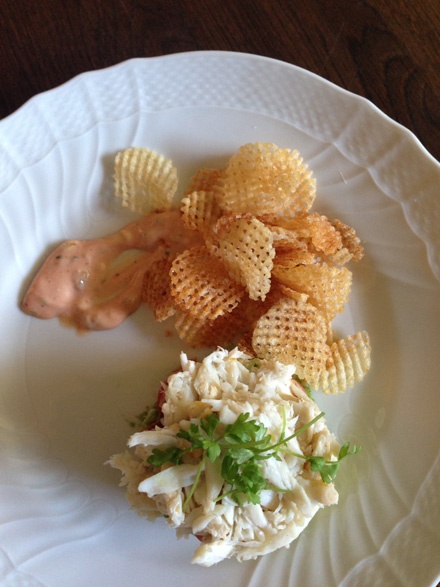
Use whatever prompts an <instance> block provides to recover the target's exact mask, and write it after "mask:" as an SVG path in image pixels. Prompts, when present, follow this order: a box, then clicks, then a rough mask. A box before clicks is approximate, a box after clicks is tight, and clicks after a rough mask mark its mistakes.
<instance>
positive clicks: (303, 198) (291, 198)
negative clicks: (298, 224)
mask: <svg viewBox="0 0 440 587" xmlns="http://www.w3.org/2000/svg"><path fill="white" fill-rule="evenodd" d="M216 195H217V200H218V203H219V205H220V206H221V207H222V208H223V209H224V210H226V211H229V212H233V213H235V214H237V213H238V214H240V213H241V214H246V213H250V214H253V215H254V216H263V215H265V214H272V215H274V216H277V217H278V216H282V215H292V214H294V213H295V212H297V211H299V210H308V209H309V208H310V207H311V206H312V204H313V201H314V199H315V195H316V182H315V180H314V179H313V178H312V174H311V172H310V171H308V169H307V166H306V165H305V164H304V163H303V160H302V158H301V157H300V155H299V153H298V151H291V150H290V149H280V148H279V147H277V146H276V145H273V144H272V143H252V144H247V145H244V146H243V147H241V148H240V149H239V150H238V151H237V152H236V153H235V154H234V155H233V156H232V157H231V158H230V159H229V161H228V163H227V165H226V167H225V168H224V170H223V174H222V175H221V176H220V177H219V180H218V185H217V187H216Z"/></svg>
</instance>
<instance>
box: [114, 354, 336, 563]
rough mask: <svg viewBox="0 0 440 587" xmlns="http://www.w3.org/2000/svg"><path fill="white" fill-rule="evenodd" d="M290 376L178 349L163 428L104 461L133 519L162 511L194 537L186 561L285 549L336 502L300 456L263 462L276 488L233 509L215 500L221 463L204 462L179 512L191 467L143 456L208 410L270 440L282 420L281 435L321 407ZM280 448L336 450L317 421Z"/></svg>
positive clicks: (245, 360) (271, 367) (267, 364)
mask: <svg viewBox="0 0 440 587" xmlns="http://www.w3.org/2000/svg"><path fill="white" fill-rule="evenodd" d="M294 373H295V367H294V366H292V365H283V364H281V363H278V362H276V361H260V360H255V359H253V358H251V357H249V356H248V355H246V354H244V353H242V352H240V351H239V350H238V349H234V350H233V351H231V352H228V351H226V350H224V349H220V348H219V349H217V350H216V351H215V352H213V353H211V354H210V355H209V356H207V357H206V358H205V359H204V360H203V361H202V362H196V361H191V360H189V359H188V357H187V356H186V355H185V354H184V353H182V354H181V371H179V372H177V373H175V374H173V375H171V376H170V377H169V379H168V386H167V388H166V391H165V400H166V401H165V403H164V404H163V406H162V411H163V424H164V427H163V428H159V427H156V429H155V430H151V431H145V432H138V433H136V434H134V435H133V436H132V437H131V438H130V439H129V441H128V446H129V448H130V450H127V451H126V452H125V453H123V454H119V455H115V456H113V457H112V458H111V459H110V461H109V462H110V464H111V465H112V466H113V467H115V468H117V469H119V470H120V471H122V473H123V476H122V480H121V485H124V486H126V488H127V498H128V500H129V502H130V503H131V505H132V506H133V507H134V508H135V509H136V511H137V512H138V513H139V514H140V515H145V516H147V517H154V516H157V515H163V516H165V517H166V520H167V523H168V524H169V525H170V526H172V527H174V528H176V529H177V531H178V535H188V534H194V535H196V536H197V537H198V538H199V540H200V544H199V546H198V548H196V551H195V553H194V557H193V559H192V562H193V563H197V564H200V565H204V566H211V565H213V564H216V563H218V562H220V561H221V560H223V559H225V558H229V557H232V556H235V557H236V558H237V559H238V560H240V561H242V560H248V559H253V558H256V557H258V556H261V555H264V554H267V553H269V552H272V551H274V550H276V549H278V548H281V547H288V546H289V545H290V544H291V542H292V541H293V540H295V539H296V538H297V537H298V535H299V534H300V533H301V532H302V531H303V530H304V529H305V528H306V526H307V525H308V523H309V522H310V520H311V519H312V518H313V516H314V515H315V514H316V513H317V511H318V510H319V509H320V508H322V507H324V506H328V505H332V504H336V503H337V501H338V493H337V491H336V489H335V487H334V485H333V483H329V484H326V483H324V482H323V481H322V480H321V477H320V475H319V473H317V472H313V471H311V470H310V467H309V466H308V465H307V461H305V460H304V459H301V458H298V457H296V456H292V455H289V454H285V453H284V452H280V457H281V458H280V460H277V459H274V458H270V459H267V460H263V461H262V465H263V474H264V477H265V479H266V480H267V482H268V484H269V485H270V486H271V487H276V488H277V489H282V490H283V491H276V490H268V489H265V490H263V491H262V493H261V495H260V503H259V504H251V503H245V504H244V505H241V506H240V505H238V504H237V503H235V502H234V501H233V500H232V499H230V498H228V497H224V498H222V499H221V500H220V501H216V498H218V497H219V496H220V495H221V494H222V491H223V490H224V481H223V479H222V476H221V471H220V466H221V463H220V461H219V460H217V461H215V462H214V463H211V462H210V461H208V462H207V465H206V467H205V469H204V470H203V473H202V475H201V477H200V480H199V482H198V484H197V486H196V490H195V492H194V494H193V496H192V498H191V499H190V501H189V503H188V506H187V508H185V510H184V509H183V504H184V502H185V499H186V497H187V495H188V491H189V490H190V487H191V486H192V484H193V482H194V479H195V476H196V471H197V463H196V462H191V463H188V464H181V465H174V466H170V465H168V466H163V467H162V470H158V469H157V468H156V469H155V468H153V467H152V465H149V464H148V463H147V462H146V461H147V458H148V457H149V455H151V453H152V451H153V449H154V448H156V447H161V448H166V447H168V446H171V445H173V444H176V442H177V440H178V439H177V437H176V433H177V432H178V430H179V429H180V428H188V427H189V425H190V423H191V422H195V423H199V422H200V419H201V418H203V417H205V416H206V415H208V414H210V413H213V412H215V413H216V414H217V415H218V416H219V418H220V420H221V422H223V423H224V424H231V423H233V422H235V420H236V419H237V417H238V416H239V415H240V414H242V413H246V412H248V413H249V414H250V418H251V419H254V420H256V421H258V422H261V423H263V424H264V426H265V427H266V428H267V431H268V433H269V434H270V435H271V437H272V438H273V439H274V441H276V439H278V438H279V437H280V432H281V430H282V429H283V426H285V429H284V434H285V438H287V437H288V436H290V435H291V434H293V433H294V432H295V430H296V429H298V428H299V427H301V426H303V425H305V424H307V423H308V422H310V421H311V420H312V419H313V418H315V416H317V415H318V414H319V413H320V410H319V408H318V406H317V405H316V403H315V402H314V401H313V400H311V399H310V398H309V397H308V396H307V394H306V392H305V391H304V389H303V388H302V386H301V385H299V384H298V383H297V382H296V381H295V379H293V378H292V376H293V375H294ZM287 446H288V448H289V449H290V451H292V452H295V453H299V454H302V455H306V456H310V455H314V456H323V457H325V458H326V459H334V458H336V455H337V454H338V450H339V446H338V443H337V441H336V439H335V437H334V435H333V434H331V433H330V432H329V430H328V428H327V426H326V423H325V420H324V418H320V419H319V420H317V422H315V423H314V424H313V425H311V426H310V427H309V428H307V430H305V431H304V432H303V433H301V434H300V435H298V436H297V437H295V438H293V439H291V440H290V441H289V442H288V444H287ZM193 460H194V457H193Z"/></svg>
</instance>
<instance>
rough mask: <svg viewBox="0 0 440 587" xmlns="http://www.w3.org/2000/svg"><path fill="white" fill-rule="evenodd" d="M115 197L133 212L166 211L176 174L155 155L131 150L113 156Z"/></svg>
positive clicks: (142, 149)
mask: <svg viewBox="0 0 440 587" xmlns="http://www.w3.org/2000/svg"><path fill="white" fill-rule="evenodd" d="M114 183H115V195H116V196H117V197H118V198H121V200H122V205H123V206H124V207H126V208H129V209H130V210H132V211H133V212H137V213H139V214H147V213H148V212H151V211H153V210H168V209H169V208H171V206H172V203H173V197H174V194H175V193H176V190H177V184H178V180H177V171H176V168H175V167H174V166H173V164H172V162H171V161H170V160H168V159H165V157H163V155H159V154H158V153H156V151H150V150H149V149H146V148H141V147H134V148H131V149H126V150H125V151H121V152H119V153H118V154H117V155H116V159H115V171H114Z"/></svg>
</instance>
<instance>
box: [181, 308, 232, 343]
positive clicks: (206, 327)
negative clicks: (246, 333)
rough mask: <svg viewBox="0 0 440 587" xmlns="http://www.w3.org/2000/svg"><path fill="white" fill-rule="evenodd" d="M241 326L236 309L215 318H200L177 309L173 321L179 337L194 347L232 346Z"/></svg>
mask: <svg viewBox="0 0 440 587" xmlns="http://www.w3.org/2000/svg"><path fill="white" fill-rule="evenodd" d="M242 326H243V320H242V316H241V315H240V313H239V312H237V309H234V310H232V312H231V313H229V314H223V315H222V316H219V317H218V318H216V319H215V320H209V319H206V320H201V319H200V318H198V317H197V316H194V315H192V314H188V313H186V312H180V311H178V313H177V318H176V323H175V328H176V331H177V334H178V335H179V337H180V338H181V339H182V340H183V341H185V342H186V343H187V344H188V345H189V346H191V347H194V348H197V347H217V346H222V347H228V346H233V345H235V344H236V341H237V340H238V336H239V333H240V331H241V328H242Z"/></svg>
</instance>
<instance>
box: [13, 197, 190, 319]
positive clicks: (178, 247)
mask: <svg viewBox="0 0 440 587" xmlns="http://www.w3.org/2000/svg"><path fill="white" fill-rule="evenodd" d="M198 244H201V237H200V236H199V233H197V232H195V231H190V230H187V229H186V228H185V227H184V225H183V222H182V219H181V214H180V211H179V210H174V209H173V210H169V211H166V212H153V213H150V214H148V215H146V216H143V217H142V218H139V219H138V220H135V221H133V222H131V223H130V224H127V225H126V226H125V227H124V228H122V229H121V230H119V231H118V232H115V233H113V234H111V235H109V236H106V237H103V238H98V239H93V240H92V239H90V240H68V241H65V242H64V243H62V244H61V245H60V246H59V247H58V248H57V249H55V251H53V252H52V253H51V254H50V255H49V257H48V258H47V259H46V261H45V262H44V263H43V265H42V266H41V268H40V270H39V271H38V273H37V275H36V276H35V278H34V280H33V281H32V283H31V285H30V287H29V289H28V291H27V292H26V294H25V296H24V298H23V301H22V303H21V309H22V310H23V311H24V312H25V313H27V314H30V315H32V316H36V317H37V318H42V319H48V318H54V317H58V318H60V319H61V321H62V322H63V323H65V324H68V325H70V326H74V327H75V328H77V329H78V330H80V331H86V330H107V329H110V328H115V327H116V326H118V325H119V324H121V322H123V321H124V320H125V319H126V318H127V317H128V316H129V315H130V314H132V313H133V312H134V311H135V310H137V308H138V307H139V305H140V303H141V301H142V287H143V280H144V275H145V272H146V271H147V270H148V268H149V267H150V266H151V265H152V263H154V262H155V261H156V260H158V259H160V258H163V257H165V256H168V255H171V254H173V253H177V252H179V251H183V250H185V249H187V248H189V247H192V246H196V245H198Z"/></svg>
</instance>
